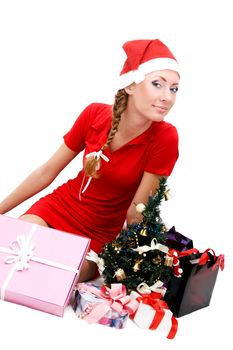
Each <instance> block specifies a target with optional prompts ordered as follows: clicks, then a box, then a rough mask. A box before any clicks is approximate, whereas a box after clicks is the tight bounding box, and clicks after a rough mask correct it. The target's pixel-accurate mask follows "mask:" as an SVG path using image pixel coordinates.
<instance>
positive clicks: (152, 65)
mask: <svg viewBox="0 0 233 350" xmlns="http://www.w3.org/2000/svg"><path fill="white" fill-rule="evenodd" d="M123 49H124V51H125V53H126V55H127V59H126V61H125V63H124V66H123V69H122V71H121V73H120V78H119V79H120V81H119V89H123V88H124V87H126V86H129V85H130V84H132V83H133V82H135V83H140V82H142V81H143V80H144V79H145V75H146V74H148V73H151V72H154V71H157V70H163V69H171V70H174V71H176V72H178V73H179V66H178V62H177V60H176V58H175V57H174V56H173V54H172V53H171V51H170V50H169V48H168V47H167V46H166V45H165V44H163V43H162V42H161V41H160V40H159V39H154V40H133V41H127V42H126V43H125V44H124V45H123Z"/></svg>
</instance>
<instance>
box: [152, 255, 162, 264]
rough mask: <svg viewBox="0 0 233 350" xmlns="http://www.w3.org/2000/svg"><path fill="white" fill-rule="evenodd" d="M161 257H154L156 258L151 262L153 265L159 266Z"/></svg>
mask: <svg viewBox="0 0 233 350" xmlns="http://www.w3.org/2000/svg"><path fill="white" fill-rule="evenodd" d="M161 260H162V259H161V257H160V256H159V255H158V256H156V258H154V259H152V261H153V264H155V265H158V264H160V263H161Z"/></svg>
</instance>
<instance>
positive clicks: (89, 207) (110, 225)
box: [0, 39, 179, 281]
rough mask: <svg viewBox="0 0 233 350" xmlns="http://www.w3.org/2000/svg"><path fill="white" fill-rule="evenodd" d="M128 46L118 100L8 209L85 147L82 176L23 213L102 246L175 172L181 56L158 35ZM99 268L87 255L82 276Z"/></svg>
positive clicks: (97, 112)
mask: <svg viewBox="0 0 233 350" xmlns="http://www.w3.org/2000/svg"><path fill="white" fill-rule="evenodd" d="M123 48H124V50H125V52H126V55H127V59H126V61H125V64H124V66H123V69H122V71H121V74H120V82H119V90H118V92H117V94H116V96H115V102H114V105H113V106H110V105H106V104H99V103H93V104H91V105H89V106H88V107H87V108H86V109H85V110H84V111H83V112H82V113H81V114H80V116H79V117H78V119H77V120H76V121H75V123H74V125H73V127H72V128H71V130H70V131H69V132H68V133H66V134H65V136H64V143H63V144H62V145H61V146H60V148H59V149H58V150H57V151H56V152H55V154H54V155H53V156H52V157H51V158H50V159H49V160H48V161H47V162H46V163H45V164H43V165H42V166H41V167H39V168H38V169H37V170H35V171H34V172H33V173H32V174H31V175H29V177H27V178H26V179H25V180H24V181H23V182H22V183H21V184H20V185H19V186H18V187H17V188H16V189H15V190H14V191H13V192H12V193H11V194H10V195H9V196H8V197H7V198H6V199H4V200H3V201H2V203H1V204H0V213H2V214H3V213H6V212H7V211H9V210H11V209H12V208H14V207H15V206H17V205H19V204H20V203H22V202H23V201H24V200H26V199H28V198H29V197H31V196H33V195H35V194H36V193H38V192H39V191H41V190H43V189H44V188H46V187H47V186H48V185H49V184H50V183H52V181H53V180H54V179H55V178H56V176H57V175H58V174H59V173H60V172H61V170H62V169H64V168H65V167H66V165H67V164H69V163H70V162H71V161H72V160H73V159H74V158H75V157H76V156H77V155H78V154H79V153H80V152H81V151H83V150H84V157H83V160H84V169H82V170H81V171H80V172H79V174H78V175H77V177H76V178H74V179H71V180H69V181H68V182H67V183H65V184H63V185H62V186H60V187H58V188H57V189H56V190H54V191H53V192H52V193H51V194H48V195H47V196H45V197H43V198H41V199H40V200H39V201H38V202H36V203H35V204H34V205H32V207H31V208H29V210H28V211H27V212H26V213H25V214H24V215H22V216H21V219H23V220H27V221H30V222H34V223H37V224H39V225H43V226H49V227H53V228H56V229H59V230H63V231H68V232H72V233H76V234H79V235H84V236H87V237H89V238H91V249H93V250H94V251H95V252H97V253H98V252H100V250H101V247H102V246H103V244H104V243H105V242H107V241H112V240H113V239H115V237H116V236H117V234H118V233H119V232H120V230H121V228H122V226H123V224H124V222H125V220H126V222H127V223H128V224H130V223H132V222H139V221H140V220H141V219H142V216H141V214H140V213H138V212H137V211H136V208H135V204H137V203H139V202H140V203H141V202H142V203H146V202H147V199H148V195H149V194H155V192H156V189H157V187H158V185H159V178H160V176H169V175H170V174H171V172H172V170H173V167H174V165H175V163H176V160H177V158H178V135H177V131H176V128H175V127H174V126H173V125H171V124H169V123H166V122H164V121H163V119H164V118H165V116H166V115H167V113H168V112H169V111H170V109H171V108H172V106H173V105H174V103H175V100H176V93H177V90H178V84H179V73H178V71H179V69H178V63H177V61H176V59H175V57H174V56H173V54H172V53H171V51H170V50H169V49H168V47H167V46H166V45H164V44H163V43H162V42H161V41H160V40H158V39H156V40H134V41H129V42H126V43H125V44H124V46H123ZM94 273H95V264H94V263H93V262H91V261H87V260H86V261H85V263H84V265H83V269H82V271H81V275H80V281H83V280H87V279H90V278H92V277H93V276H94Z"/></svg>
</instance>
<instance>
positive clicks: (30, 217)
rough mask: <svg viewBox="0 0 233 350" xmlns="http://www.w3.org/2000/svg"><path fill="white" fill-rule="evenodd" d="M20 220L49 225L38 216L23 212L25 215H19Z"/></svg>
mask: <svg viewBox="0 0 233 350" xmlns="http://www.w3.org/2000/svg"><path fill="white" fill-rule="evenodd" d="M20 220H24V221H28V222H32V223H33V224H38V225H40V226H46V227H49V225H48V224H47V222H46V221H44V220H43V219H41V218H40V217H39V216H37V215H33V214H25V215H22V216H20Z"/></svg>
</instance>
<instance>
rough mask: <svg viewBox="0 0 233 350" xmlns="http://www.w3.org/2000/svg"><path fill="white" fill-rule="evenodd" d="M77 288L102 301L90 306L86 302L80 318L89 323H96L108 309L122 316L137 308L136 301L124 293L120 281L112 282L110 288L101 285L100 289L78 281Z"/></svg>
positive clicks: (124, 289) (131, 312) (133, 311)
mask: <svg viewBox="0 0 233 350" xmlns="http://www.w3.org/2000/svg"><path fill="white" fill-rule="evenodd" d="M78 290H79V291H80V292H81V293H83V292H87V293H91V294H93V295H95V296H97V297H98V298H100V299H102V300H103V301H104V302H101V303H98V302H97V303H95V304H94V303H93V304H92V305H91V307H90V304H88V306H89V307H88V312H84V314H83V315H82V318H84V319H85V320H86V321H87V322H89V323H97V322H98V321H99V320H100V319H101V318H102V317H104V316H105V315H106V313H107V312H108V311H110V310H114V311H116V312H118V313H119V314H120V315H122V316H124V315H126V314H129V315H131V314H133V313H135V312H136V310H137V308H138V301H137V300H132V299H130V297H129V295H127V294H126V287H125V286H124V285H123V284H121V283H113V284H111V288H108V287H106V286H102V287H101V288H100V289H98V288H97V287H94V286H92V285H88V284H85V283H79V284H78Z"/></svg>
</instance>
